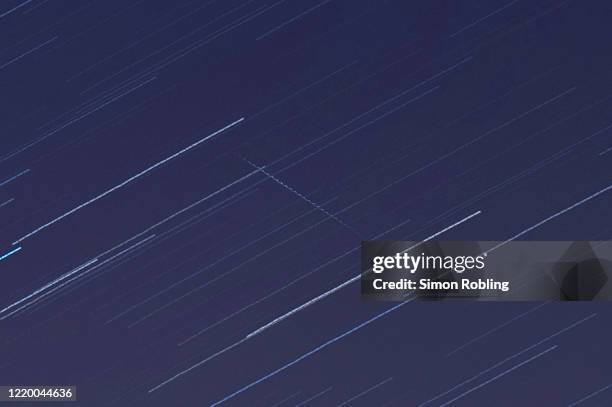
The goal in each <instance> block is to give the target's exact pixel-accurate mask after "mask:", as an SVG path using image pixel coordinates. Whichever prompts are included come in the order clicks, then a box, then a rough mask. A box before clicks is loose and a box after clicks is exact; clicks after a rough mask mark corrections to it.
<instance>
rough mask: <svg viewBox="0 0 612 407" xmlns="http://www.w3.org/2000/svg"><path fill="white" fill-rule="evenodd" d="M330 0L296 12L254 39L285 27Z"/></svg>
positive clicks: (257, 39) (328, 0)
mask: <svg viewBox="0 0 612 407" xmlns="http://www.w3.org/2000/svg"><path fill="white" fill-rule="evenodd" d="M330 1H332V0H325V1H323V2H321V3H319V4H317V5H316V6H313V7H311V8H309V9H308V10H305V11H302V12H301V13H300V14H298V15H297V16H295V17H293V18H290V19H289V20H287V21H285V22H284V23H282V24H280V25H277V26H276V27H274V28H273V29H271V30H269V31H267V32H265V33H264V34H262V35H260V36H259V37H257V38H256V41H259V40H261V39H262V38H265V37H267V36H268V35H270V34H272V33H274V32H276V31H278V30H280V29H281V28H283V27H285V26H287V25H289V24H291V23H292V22H294V21H295V20H297V19H299V18H300V17H303V16H305V15H306V14H308V13H310V12H311V11H314V10H316V9H318V8H319V7H321V6H324V5H325V4H327V3H329V2H330Z"/></svg>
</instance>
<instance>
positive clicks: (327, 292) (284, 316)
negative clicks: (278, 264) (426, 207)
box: [246, 211, 482, 339]
mask: <svg viewBox="0 0 612 407" xmlns="http://www.w3.org/2000/svg"><path fill="white" fill-rule="evenodd" d="M481 213H482V211H476V212H474V213H472V214H471V215H469V216H467V217H465V218H463V219H461V220H460V221H458V222H455V223H453V224H452V225H450V226H447V227H446V228H444V229H442V230H441V231H439V232H437V233H434V234H433V235H431V236H429V237H428V238H426V239H425V240H423V241H421V242H420V243H418V244H416V245H414V246H412V247H409V248H408V249H406V250H405V251H408V250H411V249H413V248H414V247H416V246H418V245H420V244H422V243H424V242H427V241H429V240H431V239H433V238H435V237H437V236H439V235H441V234H442V233H444V232H446V231H448V230H450V229H452V228H454V227H456V226H459V225H460V224H462V223H464V222H466V221H468V220H470V219H472V218H473V217H475V216H477V215H480V214H481ZM360 278H361V274H358V275H357V276H355V277H353V278H351V279H349V280H347V281H345V282H344V283H342V284H340V285H338V286H336V287H334V288H332V289H331V290H328V291H326V292H324V293H323V294H320V295H318V296H317V297H315V298H313V299H311V300H310V301H307V302H305V303H304V304H302V305H300V306H299V307H297V308H294V309H292V310H291V311H289V312H287V313H286V314H283V315H281V316H280V317H278V318H276V319H274V320H273V321H271V322H269V323H267V324H266V325H264V326H262V327H261V328H258V329H256V330H255V331H253V332H251V333H250V334H248V335H247V336H246V338H247V339H248V338H251V337H253V336H255V335H259V334H260V333H262V332H263V331H265V330H266V329H268V328H270V327H272V326H274V325H276V324H278V323H279V322H281V321H283V320H285V319H287V318H289V317H290V316H291V315H293V314H295V313H297V312H299V311H301V310H303V309H304V308H306V307H308V306H310V305H312V304H314V303H316V302H319V301H320V300H322V299H323V298H325V297H327V296H329V295H331V294H333V293H335V292H336V291H338V290H340V289H342V288H344V287H346V286H347V285H349V284H351V283H354V282H355V281H357V280H359V279H360Z"/></svg>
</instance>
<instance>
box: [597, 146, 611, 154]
mask: <svg viewBox="0 0 612 407" xmlns="http://www.w3.org/2000/svg"><path fill="white" fill-rule="evenodd" d="M610 151H612V147H610V148H608V149H606V150H604V151H602V152H601V153H599V154H598V155H604V154H606V153H609V152H610Z"/></svg>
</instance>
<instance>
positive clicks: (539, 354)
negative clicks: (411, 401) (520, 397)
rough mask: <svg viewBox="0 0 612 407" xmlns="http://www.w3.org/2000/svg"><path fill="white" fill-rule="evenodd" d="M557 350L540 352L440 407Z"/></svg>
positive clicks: (553, 348)
mask: <svg viewBox="0 0 612 407" xmlns="http://www.w3.org/2000/svg"><path fill="white" fill-rule="evenodd" d="M556 348H557V345H553V346H551V347H550V348H548V349H546V350H545V351H543V352H540V353H538V354H537V355H535V356H532V357H530V358H529V359H527V360H525V361H523V362H521V363H519V364H518V365H515V366H513V367H511V368H510V369H507V370H504V371H503V372H501V373H499V374H497V375H495V376H493V377H492V378H490V379H489V380H487V381H485V382H483V383H481V384H479V385H478V386H475V387H472V388H471V389H469V390H467V391H465V392H463V393H461V394H460V395H458V396H457V397H455V398H453V399H451V400H449V401H447V402H446V403H443V404H440V407H445V406H448V405H449V404H451V403H453V402H455V401H457V400H459V399H460V398H462V397H465V396H467V395H468V394H470V393H472V392H474V391H476V390H478V389H480V388H481V387H484V386H486V385H487V384H489V383H491V382H492V381H495V380H497V379H499V378H500V377H503V376H505V375H507V374H508V373H510V372H513V371H514V370H516V369H518V368H519V367H521V366H524V365H526V364H527V363H529V362H531V361H533V360H535V359H537V358H539V357H540V356H544V355H545V354H547V353H548V352H550V351H552V350H555V349H556Z"/></svg>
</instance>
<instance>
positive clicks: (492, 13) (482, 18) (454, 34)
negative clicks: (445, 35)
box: [451, 0, 519, 37]
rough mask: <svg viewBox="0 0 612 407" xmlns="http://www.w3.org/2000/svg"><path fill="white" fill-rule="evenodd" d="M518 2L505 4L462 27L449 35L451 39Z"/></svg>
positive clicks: (516, 0) (515, 0)
mask: <svg viewBox="0 0 612 407" xmlns="http://www.w3.org/2000/svg"><path fill="white" fill-rule="evenodd" d="M518 1H519V0H514V1H511V2H510V3H508V4H506V5H505V6H502V7H500V8H498V9H497V10H495V11H492V12H491V13H489V14H487V15H486V16H484V17H481V18H479V19H478V20H476V21H474V22H473V23H471V24H468V25H466V26H465V27H463V28H462V29H460V30H458V31H455V32H454V33H453V34H451V37H454V36H456V35H458V34H461V33H462V32H464V31H465V30H468V29H470V28H472V27H474V26H475V25H476V24H478V23H480V22H481V21H484V20H486V19H487V18H489V17H492V16H494V15H495V14H498V13H501V12H502V11H504V10H505V9H507V8H508V7H510V6H512V5H513V4H514V3H518Z"/></svg>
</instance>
